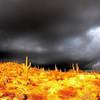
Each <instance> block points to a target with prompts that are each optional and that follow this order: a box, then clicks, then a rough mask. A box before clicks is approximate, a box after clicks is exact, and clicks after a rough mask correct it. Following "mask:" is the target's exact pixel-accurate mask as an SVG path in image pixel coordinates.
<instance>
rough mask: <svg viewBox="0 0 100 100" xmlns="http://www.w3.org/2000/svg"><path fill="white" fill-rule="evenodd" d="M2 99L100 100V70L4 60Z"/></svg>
mask: <svg viewBox="0 0 100 100" xmlns="http://www.w3.org/2000/svg"><path fill="white" fill-rule="evenodd" d="M0 100H100V73H95V72H91V73H88V72H82V71H79V70H77V71H76V70H74V68H73V70H71V71H68V72H61V71H59V70H57V69H56V70H48V71H46V70H44V69H43V68H41V69H39V68H35V67H33V68H32V67H30V66H28V65H27V64H26V65H25V64H18V63H14V62H6V63H0Z"/></svg>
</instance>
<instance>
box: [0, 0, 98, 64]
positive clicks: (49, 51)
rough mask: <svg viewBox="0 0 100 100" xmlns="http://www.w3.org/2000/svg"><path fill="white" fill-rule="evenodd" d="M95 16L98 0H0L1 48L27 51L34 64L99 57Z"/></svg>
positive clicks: (96, 19)
mask: <svg viewBox="0 0 100 100" xmlns="http://www.w3.org/2000/svg"><path fill="white" fill-rule="evenodd" d="M99 19H100V1H99V0H54V1H52V0H48V1H46V0H42V1H41V0H1V1H0V29H1V31H0V39H1V41H0V45H1V50H2V51H7V50H8V51H10V50H11V51H13V52H20V51H22V52H31V53H32V54H29V56H31V58H32V61H33V62H37V63H46V62H47V63H48V62H53V61H55V62H57V61H59V62H60V61H66V60H78V61H85V60H86V61H87V60H88V61H92V60H94V59H97V58H100V57H99V52H100V47H99V43H100V41H99V39H100V37H99V36H100V35H97V34H99V31H100V29H99V27H100V21H99ZM95 33H97V34H95ZM32 56H33V57H32ZM34 56H35V59H34Z"/></svg>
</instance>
